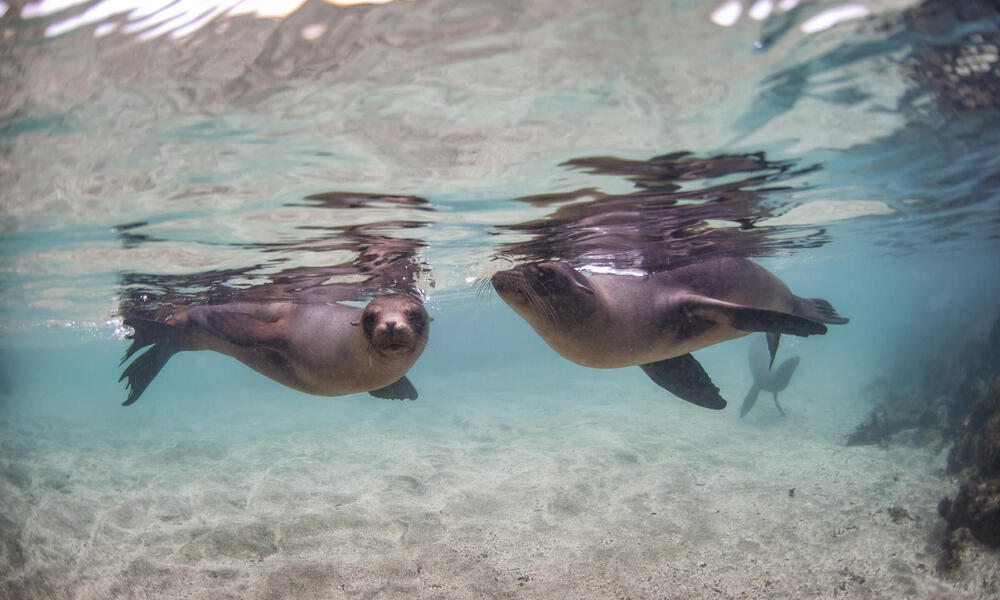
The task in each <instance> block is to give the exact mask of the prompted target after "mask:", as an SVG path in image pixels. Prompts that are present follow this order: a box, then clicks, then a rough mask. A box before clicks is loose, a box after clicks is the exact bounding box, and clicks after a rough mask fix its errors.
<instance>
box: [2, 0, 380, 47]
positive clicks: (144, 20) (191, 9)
mask: <svg viewBox="0 0 1000 600" xmlns="http://www.w3.org/2000/svg"><path fill="white" fill-rule="evenodd" d="M392 1H393V0H339V1H330V0H327V3H328V4H333V5H336V6H351V5H355V4H387V3H389V2H392ZM304 3H305V0H242V1H240V2H236V3H232V4H229V3H226V4H212V3H208V2H205V1H204V0H150V1H145V2H144V1H143V0H104V1H103V2H98V3H96V4H94V5H92V6H91V7H90V8H88V9H86V10H84V11H83V12H81V13H79V14H76V15H73V16H71V17H67V18H66V19H63V20H61V21H57V22H55V23H52V24H51V25H49V26H48V27H47V28H46V30H45V35H46V36H48V37H54V36H57V35H62V34H64V33H68V32H70V31H73V30H74V29H77V28H79V27H85V26H88V25H98V26H97V27H95V29H94V35H96V36H101V35H107V34H108V33H111V32H112V31H114V30H115V29H116V24H115V23H106V22H105V21H107V20H108V19H111V18H113V17H115V16H118V15H126V18H127V19H128V23H126V24H125V25H124V26H123V27H122V28H121V30H122V32H123V33H138V37H139V39H144V40H146V39H152V38H156V37H160V36H162V35H167V34H169V35H170V36H171V37H173V38H175V39H176V38H182V37H184V36H187V35H190V34H191V33H194V32H195V31H197V30H198V29H200V28H201V27H203V26H205V25H206V24H207V23H209V22H210V21H212V20H213V19H215V18H217V17H235V16H238V15H247V14H249V15H254V16H257V17H260V18H272V19H273V18H284V17H287V16H288V15H290V14H292V13H293V12H295V11H296V10H298V9H299V7H301V6H302V5H303V4H304ZM82 4H84V2H82V1H81V0H39V1H38V2H31V3H29V4H26V5H25V6H24V7H23V8H22V9H21V17H22V18H24V19H33V18H39V17H47V16H50V15H53V14H56V13H58V12H61V11H64V10H68V9H70V8H72V7H74V6H80V5H82ZM6 8H7V6H6V4H3V3H0V15H2V14H3V12H6ZM303 36H304V37H305V35H303ZM306 39H312V38H309V37H306Z"/></svg>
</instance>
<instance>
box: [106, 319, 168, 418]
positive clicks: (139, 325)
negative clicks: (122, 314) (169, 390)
mask: <svg viewBox="0 0 1000 600" xmlns="http://www.w3.org/2000/svg"><path fill="white" fill-rule="evenodd" d="M125 325H127V326H128V327H131V328H132V331H133V333H132V335H130V336H129V338H130V339H131V340H132V345H131V346H129V348H128V350H126V351H125V356H123V357H122V360H121V363H120V364H125V361H127V360H128V359H129V358H131V357H132V355H134V354H135V353H136V352H138V351H139V350H141V349H142V348H145V347H146V346H152V347H151V348H149V349H148V350H146V351H145V352H143V353H142V354H140V355H139V357H138V358H136V359H135V360H133V361H132V364H130V365H129V366H128V367H126V368H125V370H124V371H122V376H121V377H119V378H118V381H122V380H125V379H127V380H128V381H127V382H126V384H125V386H126V387H127V388H128V398H127V399H126V400H125V402H122V406H128V405H130V404H132V403H133V402H135V401H136V400H138V399H139V396H141V395H142V393H143V392H144V391H146V388H147V387H149V384H150V383H151V382H152V381H153V378H154V377H156V374H157V373H159V372H160V369H162V368H163V365H165V364H167V361H168V360H170V357H171V356H173V355H174V354H176V353H177V352H178V351H179V350H180V349H181V334H180V332H179V331H178V330H177V328H176V327H172V326H170V325H167V324H166V323H161V322H158V321H151V320H147V319H125Z"/></svg>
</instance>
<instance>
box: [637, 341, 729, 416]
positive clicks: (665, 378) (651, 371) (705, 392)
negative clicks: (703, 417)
mask: <svg viewBox="0 0 1000 600" xmlns="http://www.w3.org/2000/svg"><path fill="white" fill-rule="evenodd" d="M639 367H640V368H641V369H642V370H643V371H644V372H645V373H646V375H648V376H649V378H650V379H652V380H653V382H655V383H656V385H658V386H660V387H662V388H663V389H665V390H667V391H668V392H670V393H671V394H673V395H675V396H677V397H678V398H681V399H682V400H687V401H688V402H690V403H691V404H697V405H698V406H703V407H705V408H712V409H715V410H721V409H723V408H725V407H726V401H725V400H724V399H723V398H722V396H720V395H719V388H717V387H715V384H713V383H712V380H711V378H709V376H708V373H706V372H705V369H703V368H702V366H701V365H700V364H699V363H698V361H697V360H695V358H694V357H693V356H691V355H690V354H685V355H683V356H678V357H677V358H668V359H666V360H661V361H657V362H652V363H646V364H644V365H639Z"/></svg>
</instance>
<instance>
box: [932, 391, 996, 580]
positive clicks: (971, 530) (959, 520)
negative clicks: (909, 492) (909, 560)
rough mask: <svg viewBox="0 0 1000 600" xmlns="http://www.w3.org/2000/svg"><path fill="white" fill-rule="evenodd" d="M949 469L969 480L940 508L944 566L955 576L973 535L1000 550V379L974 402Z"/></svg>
mask: <svg viewBox="0 0 1000 600" xmlns="http://www.w3.org/2000/svg"><path fill="white" fill-rule="evenodd" d="M948 469H949V471H952V472H956V473H962V475H963V476H968V479H967V480H966V481H965V482H964V483H962V484H960V486H959V488H958V494H957V495H956V496H955V499H954V500H952V499H951V498H947V497H946V498H942V499H941V502H939V503H938V514H940V515H941V517H942V518H943V519H944V520H945V521H947V522H948V534H947V539H946V540H945V557H944V559H943V566H944V567H945V570H946V571H953V570H955V569H957V568H958V567H959V566H960V565H961V558H960V557H961V553H962V550H963V549H964V548H965V547H966V546H967V543H966V542H967V541H968V539H969V537H970V534H971V537H973V538H975V539H977V540H979V541H980V542H982V543H984V544H987V545H990V546H993V547H1000V374H995V375H994V376H993V379H992V381H991V382H990V384H989V386H988V387H987V388H986V389H985V390H983V392H982V393H981V394H979V396H977V397H976V399H975V400H974V401H973V403H972V405H971V407H970V411H969V415H968V419H967V420H966V426H965V427H964V428H963V429H962V431H961V432H960V434H959V436H958V437H957V438H956V439H955V443H954V444H953V445H952V447H951V450H950V452H949V453H948Z"/></svg>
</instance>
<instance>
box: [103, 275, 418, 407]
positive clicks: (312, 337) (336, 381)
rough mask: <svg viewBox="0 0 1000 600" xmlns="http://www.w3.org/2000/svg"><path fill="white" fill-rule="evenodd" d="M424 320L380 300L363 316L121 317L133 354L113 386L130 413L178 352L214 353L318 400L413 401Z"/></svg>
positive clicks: (213, 313) (214, 310)
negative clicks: (124, 391)
mask: <svg viewBox="0 0 1000 600" xmlns="http://www.w3.org/2000/svg"><path fill="white" fill-rule="evenodd" d="M430 320H431V319H430V317H429V316H428V315H427V311H426V310H424V307H423V305H422V304H421V303H420V302H419V301H418V300H417V299H415V298H413V297H412V296H408V295H405V294H393V295H389V296H380V297H377V298H375V299H374V300H372V301H371V302H369V303H368V305H367V306H366V307H365V308H364V309H360V308H355V307H352V306H347V305H344V304H337V303H315V304H306V303H295V302H269V303H237V304H214V305H213V304H208V305H201V306H194V307H180V309H175V310H172V311H170V314H169V315H168V316H167V317H166V318H162V319H155V318H146V317H126V319H125V325H127V326H129V327H131V328H132V329H133V331H134V333H133V334H132V336H131V339H132V340H133V341H132V345H131V346H130V347H129V349H128V350H127V351H126V352H125V356H124V358H122V364H124V363H125V361H126V360H128V359H129V358H130V357H131V356H132V355H133V354H135V353H136V352H137V351H138V350H139V349H141V348H144V347H146V346H151V348H149V349H148V350H146V351H145V352H144V353H143V354H141V355H140V356H139V357H138V358H136V359H135V360H134V361H132V364H130V365H129V366H128V367H127V368H126V369H125V371H124V372H123V373H122V376H121V378H120V379H119V381H121V380H123V379H128V383H127V387H128V389H129V394H128V399H127V400H125V402H124V403H123V404H124V405H129V404H132V403H133V402H135V401H136V400H138V399H139V396H141V395H142V393H143V391H144V390H145V389H146V387H147V386H148V385H149V383H150V382H151V381H152V380H153V378H154V377H156V374H157V373H158V372H159V371H160V369H161V368H162V367H163V365H165V364H166V363H167V361H168V360H170V357H171V356H173V355H174V354H175V353H177V352H181V351H184V350H214V351H215V352H220V353H222V354H225V355H227V356H231V357H233V358H235V359H236V360H238V361H240V362H242V363H243V364H245V365H247V366H249V367H250V368H252V369H254V370H256V371H258V372H260V373H262V374H264V375H266V376H267V377H270V378H271V379H273V380H275V381H277V382H278V383H281V384H284V385H286V386H288V387H290V388H294V389H296V390H299V391H302V392H306V393H307V394H314V395H317V396H342V395H344V394H354V393H357V392H369V393H371V394H372V395H373V396H376V397H379V398H391V399H404V398H408V399H410V400H413V399H415V398H416V397H417V390H416V389H415V388H414V387H413V384H411V383H410V381H409V380H408V379H407V378H406V377H405V374H406V372H407V371H408V370H409V369H410V367H411V366H413V364H414V363H415V362H416V360H417V358H418V357H419V356H420V354H421V353H422V352H423V350H424V346H426V344H427V334H428V325H429V322H430Z"/></svg>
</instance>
